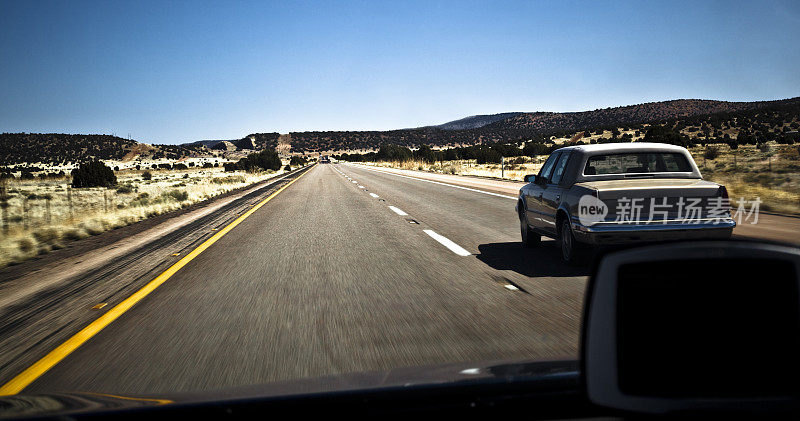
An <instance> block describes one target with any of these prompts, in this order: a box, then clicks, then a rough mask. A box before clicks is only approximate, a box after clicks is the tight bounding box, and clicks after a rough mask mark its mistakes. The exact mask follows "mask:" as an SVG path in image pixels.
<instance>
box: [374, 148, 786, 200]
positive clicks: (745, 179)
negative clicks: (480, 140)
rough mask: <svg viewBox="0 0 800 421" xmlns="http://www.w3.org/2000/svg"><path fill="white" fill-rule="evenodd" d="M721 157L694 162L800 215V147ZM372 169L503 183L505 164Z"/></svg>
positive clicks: (511, 164)
mask: <svg viewBox="0 0 800 421" xmlns="http://www.w3.org/2000/svg"><path fill="white" fill-rule="evenodd" d="M712 147H713V148H716V149H717V151H718V154H719V155H718V156H717V157H716V158H714V159H705V158H704V154H705V151H706V149H705V147H696V148H693V149H692V150H691V151H690V152H691V153H692V156H693V157H694V159H695V161H696V162H697V165H698V166H699V167H700V171H701V172H702V173H703V177H704V178H705V179H706V180H710V181H714V182H717V183H720V184H723V185H725V186H726V187H727V189H728V193H729V194H730V197H731V199H732V201H733V202H734V203H737V202H738V200H739V199H740V198H744V199H745V200H748V201H751V200H755V199H756V198H760V199H761V201H762V204H761V209H762V210H768V211H773V212H780V213H790V214H800V149H798V148H800V146H798V145H791V146H787V145H777V144H774V143H770V144H769V145H768V147H767V148H764V150H761V149H758V148H756V147H755V146H750V145H746V146H740V147H739V149H737V150H731V149H730V148H729V147H728V146H727V145H714V146H712ZM546 158H547V157H546V156H538V157H535V158H527V157H523V161H524V162H522V163H519V164H518V163H516V162H517V158H508V159H507V160H506V166H505V171H504V174H503V178H504V179H507V180H516V181H522V179H523V177H524V176H525V175H526V174H536V173H538V172H539V168H541V166H542V164H543V163H544V160H545V159H546ZM367 164H369V165H376V166H382V167H392V168H403V169H408V170H418V171H429V172H437V173H444V174H456V175H474V176H481V177H494V178H500V177H501V171H500V165H499V164H477V163H476V162H475V160H460V161H445V162H443V163H439V162H437V163H434V164H428V163H424V162H420V161H406V162H372V163H367Z"/></svg>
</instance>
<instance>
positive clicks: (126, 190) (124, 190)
mask: <svg viewBox="0 0 800 421" xmlns="http://www.w3.org/2000/svg"><path fill="white" fill-rule="evenodd" d="M134 191H136V188H135V187H133V186H132V185H130V184H122V185H120V186H119V187H117V193H119V194H130V193H133V192H134Z"/></svg>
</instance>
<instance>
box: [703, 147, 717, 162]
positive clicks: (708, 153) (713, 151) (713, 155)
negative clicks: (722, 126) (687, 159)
mask: <svg viewBox="0 0 800 421" xmlns="http://www.w3.org/2000/svg"><path fill="white" fill-rule="evenodd" d="M717 157H719V149H717V148H715V147H714V146H706V150H705V151H704V152H703V158H705V159H717Z"/></svg>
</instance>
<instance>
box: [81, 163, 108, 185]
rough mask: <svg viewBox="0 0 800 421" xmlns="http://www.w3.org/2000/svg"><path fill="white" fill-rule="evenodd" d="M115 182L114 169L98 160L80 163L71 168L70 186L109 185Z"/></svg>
mask: <svg viewBox="0 0 800 421" xmlns="http://www.w3.org/2000/svg"><path fill="white" fill-rule="evenodd" d="M115 184H117V176H115V175H114V171H112V170H111V168H108V166H106V164H104V163H102V162H100V161H91V162H86V163H83V164H81V166H80V167H78V168H76V169H74V170H72V187H111V186H113V185H115Z"/></svg>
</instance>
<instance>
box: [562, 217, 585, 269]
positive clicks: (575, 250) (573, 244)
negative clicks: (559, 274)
mask: <svg viewBox="0 0 800 421" xmlns="http://www.w3.org/2000/svg"><path fill="white" fill-rule="evenodd" d="M558 246H559V249H560V250H561V261H563V262H564V263H567V264H575V263H577V262H579V261H581V258H582V257H583V247H582V245H581V244H579V243H578V242H577V241H575V236H574V235H572V227H570V223H569V220H568V219H567V218H564V219H563V220H562V221H561V225H560V226H559V230H558Z"/></svg>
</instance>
